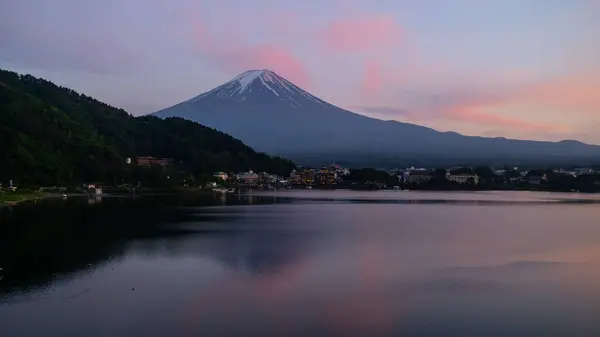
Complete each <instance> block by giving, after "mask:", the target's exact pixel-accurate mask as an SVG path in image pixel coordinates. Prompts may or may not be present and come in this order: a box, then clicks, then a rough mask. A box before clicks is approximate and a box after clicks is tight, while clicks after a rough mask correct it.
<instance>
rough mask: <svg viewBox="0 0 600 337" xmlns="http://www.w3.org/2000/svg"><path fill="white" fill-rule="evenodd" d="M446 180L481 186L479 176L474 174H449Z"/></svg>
mask: <svg viewBox="0 0 600 337" xmlns="http://www.w3.org/2000/svg"><path fill="white" fill-rule="evenodd" d="M446 179H447V180H448V181H453V182H455V183H459V184H469V183H472V184H475V185H477V184H479V176H478V175H476V174H474V173H448V174H446Z"/></svg>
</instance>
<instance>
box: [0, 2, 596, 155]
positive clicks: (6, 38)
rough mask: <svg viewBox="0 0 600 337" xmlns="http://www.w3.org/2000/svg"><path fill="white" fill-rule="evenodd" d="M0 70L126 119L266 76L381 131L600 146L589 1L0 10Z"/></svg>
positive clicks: (74, 5) (37, 5)
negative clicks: (393, 126)
mask: <svg viewBox="0 0 600 337" xmlns="http://www.w3.org/2000/svg"><path fill="white" fill-rule="evenodd" d="M0 68H5V69H6V68H7V69H10V70H14V71H18V72H26V73H31V74H33V75H35V76H39V77H44V78H47V79H49V80H52V81H54V82H56V83H58V84H61V85H63V86H68V87H71V88H73V89H76V90H77V91H80V92H84V93H86V94H89V95H91V96H94V97H96V98H98V99H100V100H102V101H105V102H107V103H109V104H112V105H115V106H118V107H122V108H124V109H125V110H127V111H129V112H131V113H132V114H134V115H141V114H145V113H150V112H154V111H156V110H159V109H161V108H165V107H168V106H171V105H173V104H176V103H179V102H180V101H183V100H185V99H188V98H191V97H193V96H196V95H198V94H200V93H202V92H204V91H207V90H209V89H212V88H213V87H216V86H218V85H220V84H222V83H223V82H226V81H228V80H229V79H231V78H232V77H234V76H236V75H238V74H239V73H241V72H243V71H245V70H248V69H262V68H269V69H272V70H274V71H275V72H277V73H278V74H279V75H282V76H284V77H286V78H287V79H289V80H290V81H292V82H294V83H296V84H298V85H299V86H301V87H302V88H304V89H306V90H307V91H309V92H311V93H312V94H314V95H315V96H318V97H320V98H322V99H325V100H327V101H329V102H330V103H332V104H335V105H338V106H340V107H343V108H346V109H349V110H352V111H355V112H358V113H361V114H365V115H368V116H372V117H376V118H381V119H394V120H398V121H406V122H411V123H416V124H421V125H426V126H429V127H433V128H435V129H438V130H441V131H448V130H453V131H457V132H461V133H464V134H468V135H481V136H503V137H511V138H521V139H544V140H561V139H578V140H582V141H585V142H590V143H595V144H600V0H370V1H366V0H365V1H356V0H354V1H353V0H332V1H327V0H319V1H316V0H304V1H283V0H281V1H279V0H278V1H275V0H235V1H234V0H210V1H209V0H204V1H202V0H102V1H88V0H52V1H45V0H4V1H2V5H0Z"/></svg>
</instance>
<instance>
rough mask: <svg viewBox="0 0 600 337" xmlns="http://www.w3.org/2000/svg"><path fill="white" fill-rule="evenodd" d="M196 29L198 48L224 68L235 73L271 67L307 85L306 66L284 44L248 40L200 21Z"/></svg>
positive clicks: (282, 74)
mask: <svg viewBox="0 0 600 337" xmlns="http://www.w3.org/2000/svg"><path fill="white" fill-rule="evenodd" d="M196 32H197V34H196V37H197V51H198V52H200V53H201V54H202V56H204V57H205V58H206V60H207V61H209V62H210V63H211V64H213V65H214V66H216V67H218V68H220V69H222V70H224V71H226V72H231V73H235V74H237V73H241V72H244V71H246V70H249V69H271V70H273V71H275V72H276V73H278V74H280V75H281V76H284V77H286V78H288V79H289V80H290V81H292V82H294V83H296V84H298V85H299V86H302V87H304V88H307V87H309V86H310V80H309V76H308V71H307V70H306V66H305V65H304V63H303V62H302V60H301V59H300V58H298V57H297V56H296V55H295V54H294V53H293V52H292V50H290V49H289V48H288V47H287V46H286V45H284V44H281V43H277V42H268V43H249V42H246V41H245V39H244V37H243V35H242V34H241V32H239V31H236V30H232V29H228V30H222V31H219V32H217V31H211V30H210V29H209V28H208V27H206V26H204V25H202V24H199V25H198V26H197V29H196Z"/></svg>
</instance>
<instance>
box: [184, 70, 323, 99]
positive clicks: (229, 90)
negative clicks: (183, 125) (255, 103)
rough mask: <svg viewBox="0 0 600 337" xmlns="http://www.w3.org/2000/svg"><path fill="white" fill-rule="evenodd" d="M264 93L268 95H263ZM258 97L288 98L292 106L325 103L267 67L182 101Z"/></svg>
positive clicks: (244, 73)
mask: <svg viewBox="0 0 600 337" xmlns="http://www.w3.org/2000/svg"><path fill="white" fill-rule="evenodd" d="M265 93H266V94H267V95H268V96H265V95H264V94H265ZM269 96H270V97H269ZM259 97H260V99H261V100H264V99H278V100H280V101H282V100H283V101H285V100H289V101H290V104H289V105H290V106H292V107H302V106H305V105H307V104H308V105H310V104H321V105H323V104H327V103H326V102H324V101H322V100H321V99H319V98H317V97H315V96H313V95H311V94H309V93H308V92H306V91H304V90H302V89H301V88H299V87H298V86H296V85H295V84H293V83H292V82H290V81H288V80H286V79H285V78H283V77H281V76H279V75H277V74H276V73H275V72H274V71H272V70H269V69H261V70H256V69H254V70H248V71H245V72H243V73H241V74H240V75H238V76H236V77H234V78H233V79H232V80H230V81H229V82H226V83H224V84H222V85H220V86H218V87H216V88H214V89H212V90H210V91H208V92H205V93H203V94H201V95H198V96H196V97H194V98H192V99H190V100H188V101H186V102H184V103H185V104H191V103H197V102H198V101H200V100H206V99H218V100H227V101H246V100H253V99H258V98H259Z"/></svg>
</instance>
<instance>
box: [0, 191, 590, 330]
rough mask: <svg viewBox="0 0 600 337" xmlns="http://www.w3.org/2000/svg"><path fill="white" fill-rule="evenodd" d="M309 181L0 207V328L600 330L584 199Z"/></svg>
mask: <svg viewBox="0 0 600 337" xmlns="http://www.w3.org/2000/svg"><path fill="white" fill-rule="evenodd" d="M336 193H337V192H336ZM306 194H310V195H311V197H310V198H309V197H306V196H305V195H303V196H302V197H300V198H295V197H293V196H291V195H287V194H285V193H283V194H282V195H277V196H273V195H268V194H265V195H262V194H261V195H252V196H245V195H230V196H224V195H207V196H184V197H177V198H175V197H161V198H140V199H137V200H131V199H114V198H103V200H102V202H100V203H98V202H94V203H92V204H89V203H88V200H81V201H76V200H68V201H65V202H63V201H59V202H56V203H47V204H46V203H42V204H38V205H36V207H35V208H30V207H29V206H25V207H22V206H19V207H15V208H14V209H13V210H12V211H10V213H2V214H3V215H2V218H0V221H2V222H1V226H0V231H1V232H0V243H1V244H2V245H1V246H0V247H1V251H0V267H5V270H6V271H7V272H6V276H7V278H6V279H5V280H6V282H4V280H3V281H1V283H0V295H1V296H2V297H1V298H0V326H2V327H3V329H4V330H3V331H4V332H5V333H8V336H37V335H57V336H59V335H60V336H64V335H74V336H75V335H89V336H104V335H110V336H131V335H143V336H165V335H169V336H197V335H210V336H212V335H215V336H217V335H218V336H240V335H269V336H270V335H284V336H507V335H517V336H595V335H600V324H598V323H597V318H596V317H595V316H596V313H597V312H600V291H599V290H598V287H597V283H598V281H600V249H599V248H597V242H598V241H599V240H600V228H599V227H598V224H597V221H596V219H597V217H598V216H599V215H600V209H598V208H597V207H596V206H595V205H594V204H589V203H571V201H570V200H567V201H566V202H563V201H564V200H566V199H565V198H563V197H562V196H559V197H556V198H557V199H559V200H563V201H560V202H548V201H547V200H550V199H552V198H554V197H552V196H548V195H543V196H542V197H541V198H537V197H534V196H532V195H530V194H526V195H525V196H524V197H523V198H522V199H524V200H522V202H523V204H512V203H507V200H505V199H513V200H512V201H511V202H515V200H514V199H518V198H514V195H510V196H508V197H506V196H503V195H496V194H493V195H492V196H491V197H490V196H489V195H484V196H483V197H482V200H481V202H475V203H473V198H474V195H476V194H466V195H455V194H453V195H451V196H450V197H448V200H445V199H444V198H441V196H440V195H439V194H435V195H432V194H424V196H423V198H408V199H402V198H405V197H404V196H402V197H393V195H394V194H393V193H390V194H378V193H375V194H369V192H365V193H363V194H360V193H359V194H355V193H350V194H349V195H343V194H339V193H337V194H334V195H333V197H332V195H331V194H328V193H320V192H316V193H315V191H311V192H308V193H306ZM395 195H399V194H398V193H396V194H395ZM224 197H225V199H223V198H224ZM395 198H396V199H395ZM536 198H537V199H541V201H536ZM388 199H389V200H388ZM397 199H402V200H397ZM490 199H491V200H490ZM567 199H568V198H567ZM348 200H351V201H352V202H348ZM574 200H578V199H574ZM509 201H510V200H509ZM250 203H252V205H250ZM473 205H476V206H477V207H474V206H473ZM499 206H502V207H499ZM32 320H33V322H34V323H36V324H32ZM108 323H110V324H108Z"/></svg>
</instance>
